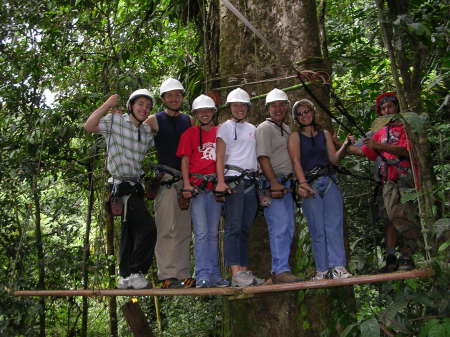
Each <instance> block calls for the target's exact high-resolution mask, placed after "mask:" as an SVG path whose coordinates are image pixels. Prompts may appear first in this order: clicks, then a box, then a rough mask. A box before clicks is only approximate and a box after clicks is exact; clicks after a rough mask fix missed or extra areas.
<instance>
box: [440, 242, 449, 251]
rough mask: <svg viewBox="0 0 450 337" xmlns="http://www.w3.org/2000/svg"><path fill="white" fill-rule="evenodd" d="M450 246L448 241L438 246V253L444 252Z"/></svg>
mask: <svg viewBox="0 0 450 337" xmlns="http://www.w3.org/2000/svg"><path fill="white" fill-rule="evenodd" d="M448 246H450V240H448V241H446V242H444V243H443V244H442V245H440V246H439V249H438V252H439V253H442V252H443V251H444V250H446V249H447V248H448Z"/></svg>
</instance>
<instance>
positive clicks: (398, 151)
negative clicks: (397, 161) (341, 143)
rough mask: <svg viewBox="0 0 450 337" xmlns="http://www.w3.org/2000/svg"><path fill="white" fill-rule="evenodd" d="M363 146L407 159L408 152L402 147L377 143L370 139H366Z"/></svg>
mask: <svg viewBox="0 0 450 337" xmlns="http://www.w3.org/2000/svg"><path fill="white" fill-rule="evenodd" d="M364 144H365V145H367V146H368V147H369V148H371V149H373V150H375V151H379V152H388V153H391V154H393V155H395V156H398V157H404V158H409V151H408V149H407V148H406V147H403V146H398V145H391V144H382V143H378V142H376V141H374V140H373V139H372V138H366V139H365V140H364Z"/></svg>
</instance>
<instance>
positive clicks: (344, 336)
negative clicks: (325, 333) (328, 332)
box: [339, 323, 358, 337]
mask: <svg viewBox="0 0 450 337" xmlns="http://www.w3.org/2000/svg"><path fill="white" fill-rule="evenodd" d="M356 326H358V323H353V324H350V325H348V326H347V327H346V328H345V329H344V331H342V333H341V334H340V336H339V337H347V336H348V334H349V333H350V331H352V330H353V329H354V328H355V327H356Z"/></svg>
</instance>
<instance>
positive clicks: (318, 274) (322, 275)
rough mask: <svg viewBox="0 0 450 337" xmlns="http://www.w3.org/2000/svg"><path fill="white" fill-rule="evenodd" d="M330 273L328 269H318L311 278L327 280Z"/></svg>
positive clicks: (313, 279)
mask: <svg viewBox="0 0 450 337" xmlns="http://www.w3.org/2000/svg"><path fill="white" fill-rule="evenodd" d="M327 274H328V271H316V274H315V275H314V276H313V278H312V279H311V280H312V281H320V280H325V278H326V276H327Z"/></svg>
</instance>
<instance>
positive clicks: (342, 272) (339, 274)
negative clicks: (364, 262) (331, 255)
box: [331, 266, 353, 280]
mask: <svg viewBox="0 0 450 337" xmlns="http://www.w3.org/2000/svg"><path fill="white" fill-rule="evenodd" d="M331 275H332V276H333V279H335V280H339V279H343V278H349V277H352V276H353V275H352V274H350V273H349V272H348V271H347V269H345V267H343V266H337V267H334V268H333V269H332V271H331Z"/></svg>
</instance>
